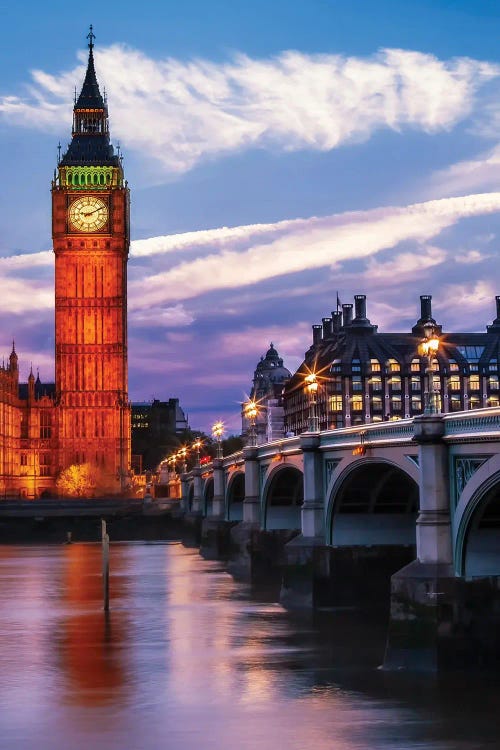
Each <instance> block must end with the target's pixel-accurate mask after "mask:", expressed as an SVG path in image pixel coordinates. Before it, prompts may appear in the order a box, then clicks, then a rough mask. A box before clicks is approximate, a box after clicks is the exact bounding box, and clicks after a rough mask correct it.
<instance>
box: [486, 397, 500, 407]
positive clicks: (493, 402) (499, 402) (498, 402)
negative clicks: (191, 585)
mask: <svg viewBox="0 0 500 750" xmlns="http://www.w3.org/2000/svg"><path fill="white" fill-rule="evenodd" d="M486 405H487V406H500V399H499V398H498V396H490V397H489V398H488V399H487V400H486Z"/></svg>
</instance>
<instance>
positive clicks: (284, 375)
mask: <svg viewBox="0 0 500 750" xmlns="http://www.w3.org/2000/svg"><path fill="white" fill-rule="evenodd" d="M290 377H291V372H290V370H288V369H287V368H286V367H284V366H283V359H282V358H281V357H280V355H279V354H278V351H277V350H276V349H275V347H274V344H273V343H272V342H271V345H270V347H269V349H268V350H267V352H266V356H265V357H261V358H260V362H258V364H257V367H256V369H255V373H254V378H253V388H252V398H265V397H266V396H267V397H269V398H279V397H280V396H281V392H282V389H283V385H284V384H285V383H286V382H287V380H288V379H289V378H290Z"/></svg>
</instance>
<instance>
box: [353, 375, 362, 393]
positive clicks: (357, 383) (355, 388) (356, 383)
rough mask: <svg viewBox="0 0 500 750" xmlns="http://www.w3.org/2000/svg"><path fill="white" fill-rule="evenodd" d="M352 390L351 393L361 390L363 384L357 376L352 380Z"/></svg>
mask: <svg viewBox="0 0 500 750" xmlns="http://www.w3.org/2000/svg"><path fill="white" fill-rule="evenodd" d="M352 390H353V391H362V390H363V383H362V382H361V377H360V376H359V375H355V376H354V377H353V379H352Z"/></svg>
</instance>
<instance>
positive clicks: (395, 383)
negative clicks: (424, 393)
mask: <svg viewBox="0 0 500 750" xmlns="http://www.w3.org/2000/svg"><path fill="white" fill-rule="evenodd" d="M390 382H391V388H392V390H393V391H400V390H401V378H400V377H399V375H395V376H393V377H392V378H391V381H390Z"/></svg>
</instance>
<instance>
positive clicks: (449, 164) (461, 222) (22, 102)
mask: <svg viewBox="0 0 500 750" xmlns="http://www.w3.org/2000/svg"><path fill="white" fill-rule="evenodd" d="M0 11H1V17H2V30H3V31H2V56H1V57H0V158H1V163H2V180H1V183H0V207H1V211H0V278H1V294H0V352H1V353H2V354H5V355H8V353H9V351H10V345H11V343H10V342H11V341H12V339H13V338H15V340H16V348H17V351H18V354H19V360H20V367H21V377H22V378H23V379H25V378H26V377H27V374H28V372H29V367H30V363H31V362H32V363H33V367H34V368H36V367H38V368H39V370H40V377H41V379H42V381H52V380H53V377H54V373H53V371H54V364H53V349H54V324H53V315H54V310H53V305H54V300H53V296H54V295H53V254H52V252H51V225H50V210H51V204H50V180H51V177H52V173H53V170H54V167H55V165H56V157H57V144H58V142H59V140H60V141H61V144H62V146H63V150H65V146H66V144H67V142H68V140H69V139H70V136H71V118H72V106H73V93H74V89H75V86H76V87H77V89H78V90H79V89H80V87H81V84H82V81H83V77H84V73H85V66H86V59H87V48H86V39H85V37H86V34H87V32H88V26H89V24H90V23H92V24H93V26H94V31H95V34H96V40H95V44H96V46H95V61H96V71H97V76H98V80H99V83H100V86H101V91H102V90H103V89H104V88H105V89H106V92H107V95H108V106H109V112H110V129H111V137H112V141H113V143H114V144H115V145H116V144H117V143H118V142H119V143H120V145H121V148H122V150H123V153H124V169H125V174H126V177H127V179H128V181H129V186H130V188H131V196H132V207H131V210H132V226H131V231H132V243H131V249H130V260H129V275H128V279H129V287H128V292H129V395H130V398H131V400H133V401H140V400H150V399H152V398H159V399H161V400H165V399H168V398H171V397H178V398H179V399H180V402H181V405H182V406H183V408H184V410H185V411H186V412H187V413H188V415H189V420H190V423H191V426H192V427H193V428H194V429H204V430H207V431H209V429H210V425H211V424H212V423H213V421H214V420H215V419H219V418H222V419H224V420H225V422H226V425H227V431H228V432H229V433H237V432H239V429H240V426H241V424H240V418H239V408H240V407H239V403H240V402H241V401H242V400H243V399H244V398H245V394H246V393H248V392H249V390H250V387H251V380H252V376H253V371H254V369H255V366H256V364H257V362H258V360H259V358H260V356H261V355H263V354H264V353H265V351H266V350H267V348H268V346H269V343H270V342H271V341H272V342H273V343H274V345H275V346H276V348H277V349H278V351H279V353H280V355H281V356H282V357H283V358H284V364H285V366H287V367H288V368H289V369H290V370H292V371H293V370H294V369H295V368H296V367H297V366H298V365H299V364H300V361H301V360H302V358H303V355H304V352H305V351H306V350H307V349H308V348H309V346H310V343H311V325H312V324H313V323H320V322H321V318H322V317H324V316H328V315H330V313H331V311H332V310H333V309H335V302H336V294H337V291H338V294H339V297H340V299H341V301H342V302H352V298H353V295H354V294H358V293H364V294H366V295H367V306H368V316H369V317H370V319H371V321H372V323H376V324H378V326H379V330H380V331H406V330H408V329H409V328H410V327H411V325H413V324H414V322H415V320H416V318H417V317H418V312H419V295H420V294H432V295H433V311H434V315H435V317H436V318H437V319H438V322H439V323H441V324H442V325H443V330H444V331H447V330H449V331H453V330H455V331H456V330H465V331H480V330H484V327H485V326H486V325H487V324H488V323H490V322H491V320H492V319H493V318H494V317H495V295H496V294H500V278H499V277H500V274H499V271H498V235H499V233H500V214H499V212H500V135H499V134H500V48H499V45H498V39H499V31H500V4H499V3H498V2H496V1H494V0H491V2H489V1H486V0H485V1H483V0H475V1H473V0H470V1H469V2H460V0H420V2H418V3H416V2H414V0H397V1H396V0H393V1H390V0H377V2H371V0H370V1H368V0H366V1H365V2H360V1H357V0H349V1H348V0H345V1H344V0H335V1H334V0H300V1H299V0H297V1H294V0H287V1H286V2H285V0H252V2H251V3H248V2H245V3H244V2H240V0H213V1H212V2H210V1H209V0H184V1H183V2H182V3H180V2H173V1H171V0H163V1H162V2H161V3H160V2H158V3H156V2H148V1H147V0H145V1H144V2H142V3H140V4H138V3H132V2H130V1H129V0H123V1H122V2H120V3H117V2H114V1H113V0H111V1H110V2H106V3H99V2H94V1H93V0H90V1H89V2H86V3H84V4H83V3H82V4H68V3H59V2H51V3H50V5H47V4H42V3H34V2H29V0H28V2H25V3H23V4H22V5H17V4H14V3H9V4H8V5H7V4H4V3H3V0H0Z"/></svg>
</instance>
